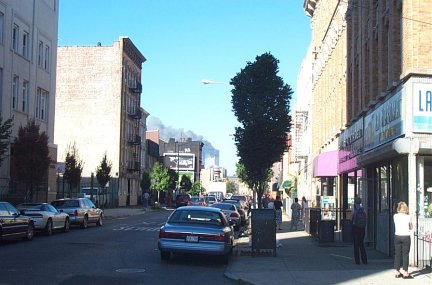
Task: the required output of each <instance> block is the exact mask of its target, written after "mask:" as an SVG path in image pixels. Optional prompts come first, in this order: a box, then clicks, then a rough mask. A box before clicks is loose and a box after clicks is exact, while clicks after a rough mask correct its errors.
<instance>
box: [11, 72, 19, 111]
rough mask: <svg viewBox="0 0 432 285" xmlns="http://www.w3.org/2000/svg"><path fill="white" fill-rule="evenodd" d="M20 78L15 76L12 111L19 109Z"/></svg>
mask: <svg viewBox="0 0 432 285" xmlns="http://www.w3.org/2000/svg"><path fill="white" fill-rule="evenodd" d="M18 88H19V77H18V76H16V75H14V77H13V82H12V109H17V108H18Z"/></svg>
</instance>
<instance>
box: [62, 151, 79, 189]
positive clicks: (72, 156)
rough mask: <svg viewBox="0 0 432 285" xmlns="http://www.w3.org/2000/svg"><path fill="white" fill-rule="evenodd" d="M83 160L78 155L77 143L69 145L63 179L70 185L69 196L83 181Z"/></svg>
mask: <svg viewBox="0 0 432 285" xmlns="http://www.w3.org/2000/svg"><path fill="white" fill-rule="evenodd" d="M82 170H83V162H82V161H81V159H80V158H79V156H78V150H77V147H76V144H75V143H74V144H73V145H68V147H67V151H66V159H65V171H64V173H63V179H64V180H65V181H66V182H67V183H68V185H69V196H70V197H72V191H73V189H76V188H77V187H78V185H79V183H80V181H81V174H82Z"/></svg>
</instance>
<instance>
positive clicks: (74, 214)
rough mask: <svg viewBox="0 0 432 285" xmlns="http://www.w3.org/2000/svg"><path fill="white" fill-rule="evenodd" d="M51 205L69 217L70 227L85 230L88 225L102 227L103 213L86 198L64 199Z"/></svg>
mask: <svg viewBox="0 0 432 285" xmlns="http://www.w3.org/2000/svg"><path fill="white" fill-rule="evenodd" d="M51 205H53V206H54V207H56V208H57V209H58V210H60V211H63V212H65V213H66V214H68V215H69V219H70V223H71V225H73V224H75V225H80V226H81V227H82V228H84V229H85V228H87V226H88V224H89V223H95V224H96V225H97V226H102V224H103V222H102V217H103V211H102V210H101V209H99V208H97V207H96V206H95V204H93V202H92V201H91V200H90V199H87V198H66V199H58V200H55V201H52V202H51Z"/></svg>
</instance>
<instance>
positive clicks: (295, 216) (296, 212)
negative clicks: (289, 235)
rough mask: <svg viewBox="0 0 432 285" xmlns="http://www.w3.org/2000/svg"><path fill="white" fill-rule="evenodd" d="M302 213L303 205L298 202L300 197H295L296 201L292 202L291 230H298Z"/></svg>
mask: <svg viewBox="0 0 432 285" xmlns="http://www.w3.org/2000/svg"><path fill="white" fill-rule="evenodd" d="M300 215H301V205H300V204H299V203H298V198H294V202H293V203H292V204H291V228H290V230H293V229H294V228H295V230H297V227H298V223H299V220H300Z"/></svg>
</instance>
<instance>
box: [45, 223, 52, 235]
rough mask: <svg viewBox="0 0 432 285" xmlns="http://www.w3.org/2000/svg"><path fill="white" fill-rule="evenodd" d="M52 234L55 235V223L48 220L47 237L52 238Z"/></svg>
mask: <svg viewBox="0 0 432 285" xmlns="http://www.w3.org/2000/svg"><path fill="white" fill-rule="evenodd" d="M52 233H53V223H52V220H51V219H48V221H47V224H46V226H45V234H46V235H47V236H50V235H52Z"/></svg>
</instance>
